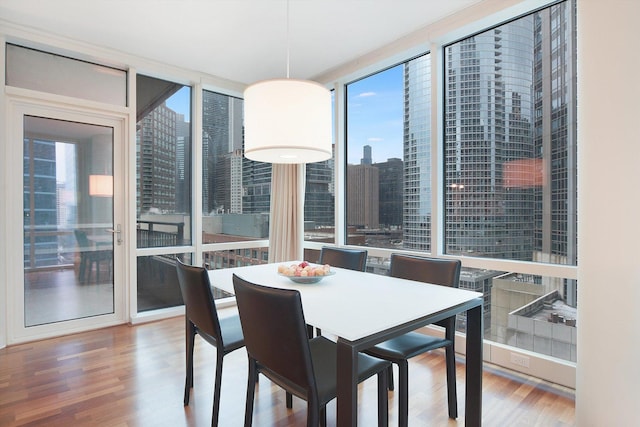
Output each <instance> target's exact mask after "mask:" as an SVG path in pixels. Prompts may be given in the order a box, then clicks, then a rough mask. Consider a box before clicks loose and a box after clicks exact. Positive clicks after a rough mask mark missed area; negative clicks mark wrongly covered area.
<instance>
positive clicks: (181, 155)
mask: <svg viewBox="0 0 640 427" xmlns="http://www.w3.org/2000/svg"><path fill="white" fill-rule="evenodd" d="M175 212H176V213H189V212H191V123H189V122H187V121H185V120H184V114H176V210H175Z"/></svg>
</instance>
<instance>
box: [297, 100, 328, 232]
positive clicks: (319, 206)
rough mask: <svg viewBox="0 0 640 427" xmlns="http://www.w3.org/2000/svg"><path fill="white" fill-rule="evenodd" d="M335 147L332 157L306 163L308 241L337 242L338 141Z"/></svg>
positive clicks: (306, 226) (305, 212)
mask: <svg viewBox="0 0 640 427" xmlns="http://www.w3.org/2000/svg"><path fill="white" fill-rule="evenodd" d="M331 105H332V108H333V107H335V91H331ZM331 117H332V118H333V117H334V115H333V114H332V115H331ZM332 122H333V120H332ZM332 124H333V125H335V123H332ZM331 135H334V132H331ZM332 147H333V148H334V152H333V155H332V156H331V158H330V159H329V160H326V161H324V162H316V163H307V164H306V182H305V194H304V239H305V241H308V242H323V243H333V242H335V145H332Z"/></svg>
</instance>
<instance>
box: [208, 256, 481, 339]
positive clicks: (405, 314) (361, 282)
mask: <svg viewBox="0 0 640 427" xmlns="http://www.w3.org/2000/svg"><path fill="white" fill-rule="evenodd" d="M292 263H295V261H292V262H283V263H277V264H262V265H255V266H248V267H236V268H227V269H221V270H211V271H209V277H210V279H211V284H212V285H213V286H215V287H218V288H220V289H223V290H225V291H227V292H230V293H233V282H232V275H233V273H235V274H237V275H238V276H240V277H242V278H243V279H245V280H247V281H249V282H252V283H256V284H260V285H264V286H272V287H277V288H284V289H297V290H299V291H300V294H301V298H302V305H303V310H304V315H305V320H306V321H307V323H308V324H310V325H313V326H315V327H317V328H320V329H322V331H323V332H327V333H330V334H334V335H337V336H340V337H342V338H343V339H346V340H349V341H356V340H358V339H361V338H364V337H368V336H370V335H372V334H375V333H378V332H381V331H385V330H387V329H389V328H393V327H395V326H398V325H402V324H404V323H407V322H410V321H412V320H414V319H418V318H422V317H425V316H429V315H432V314H434V313H438V312H440V311H443V310H446V309H449V308H451V307H455V306H457V305H460V304H464V303H467V302H469V301H471V300H474V299H476V298H480V297H482V294H481V293H479V292H472V291H467V290H463V289H455V288H450V287H446V286H438V285H430V284H426V283H422V282H414V281H411V280H404V279H397V278H393V277H389V276H382V275H378V274H372V273H362V272H358V271H352V270H345V269H340V268H334V267H332V270H333V271H335V272H336V274H335V275H333V276H327V277H325V278H324V279H323V280H322V281H321V282H319V283H316V284H296V283H294V282H292V281H291V280H289V279H288V278H286V277H283V276H280V275H279V274H278V273H277V266H278V265H280V264H285V265H289V264H292Z"/></svg>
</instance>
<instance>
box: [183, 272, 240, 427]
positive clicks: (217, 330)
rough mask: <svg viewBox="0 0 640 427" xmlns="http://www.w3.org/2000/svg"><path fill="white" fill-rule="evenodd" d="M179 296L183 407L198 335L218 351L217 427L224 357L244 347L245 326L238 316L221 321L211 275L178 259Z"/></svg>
mask: <svg viewBox="0 0 640 427" xmlns="http://www.w3.org/2000/svg"><path fill="white" fill-rule="evenodd" d="M176 269H177V273H178V282H179V284H180V292H181V293H182V299H183V301H184V305H185V320H186V354H187V374H186V379H185V384H184V405H185V406H186V405H188V404H189V394H190V391H191V388H192V387H193V349H194V345H195V337H196V335H200V337H202V339H204V340H205V341H206V342H208V343H209V344H211V345H212V346H214V347H216V374H215V375H216V376H215V380H214V388H213V413H212V416H211V425H212V426H217V425H218V418H219V414H220V386H221V384H222V361H223V359H224V356H225V355H227V354H229V353H231V352H232V351H234V350H237V349H239V348H242V347H244V338H243V336H242V326H241V325H240V318H239V317H238V316H237V315H234V316H230V317H222V318H220V317H218V312H217V310H216V304H215V302H214V300H213V295H212V292H211V283H210V282H209V274H208V273H207V270H206V269H205V268H203V267H197V266H191V265H186V264H184V263H183V262H182V261H180V260H179V259H176Z"/></svg>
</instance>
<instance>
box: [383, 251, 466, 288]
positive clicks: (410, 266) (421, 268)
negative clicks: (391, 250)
mask: <svg viewBox="0 0 640 427" xmlns="http://www.w3.org/2000/svg"><path fill="white" fill-rule="evenodd" d="M461 267H462V263H461V262H460V260H457V259H440V258H428V257H419V256H412V255H399V254H391V269H390V272H389V275H390V276H392V277H399V278H401V279H409V280H415V281H418V282H425V283H433V284H436V285H443V286H451V287H455V288H457V287H458V286H459V284H460V269H461Z"/></svg>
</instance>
